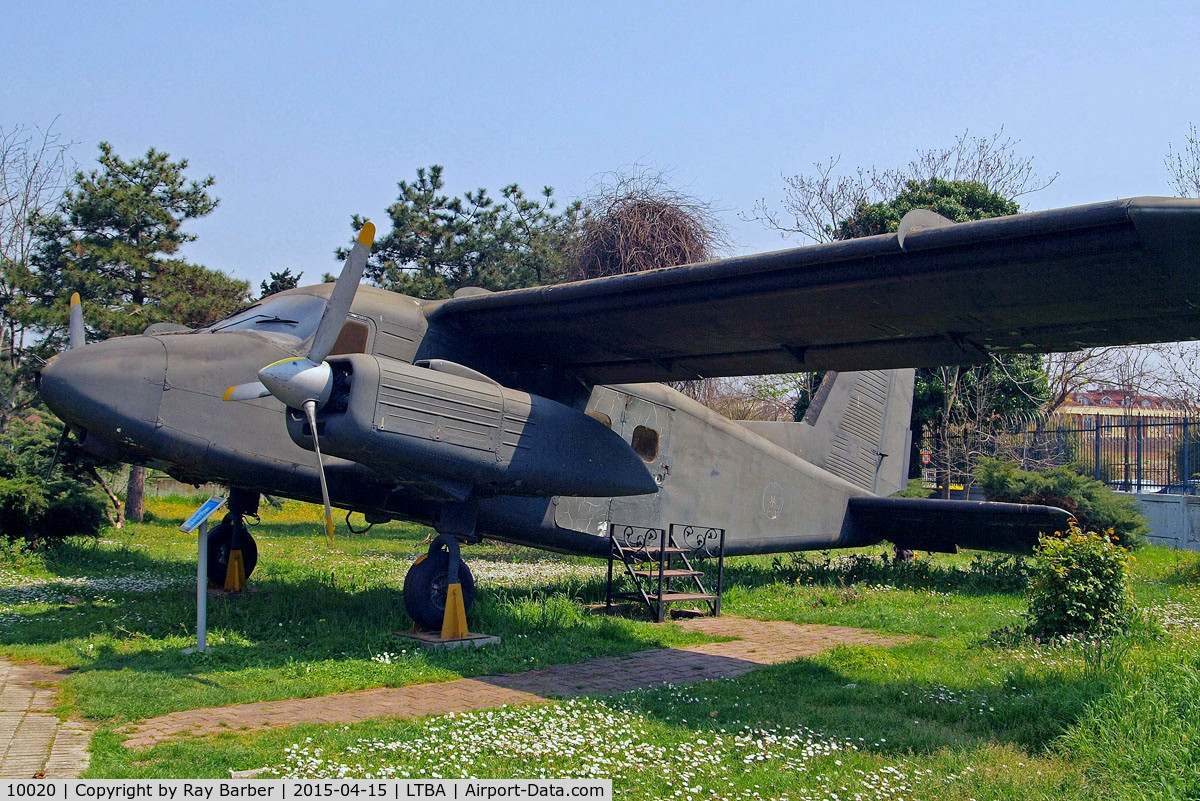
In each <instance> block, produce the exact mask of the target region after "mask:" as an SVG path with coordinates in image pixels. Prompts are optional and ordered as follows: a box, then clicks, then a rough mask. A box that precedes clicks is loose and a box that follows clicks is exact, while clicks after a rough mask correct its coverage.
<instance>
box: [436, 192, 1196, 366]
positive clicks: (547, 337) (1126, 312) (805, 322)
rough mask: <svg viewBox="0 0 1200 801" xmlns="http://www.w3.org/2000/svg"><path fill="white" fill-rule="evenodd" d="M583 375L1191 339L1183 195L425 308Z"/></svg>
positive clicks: (1191, 231)
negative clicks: (1181, 197) (901, 240)
mask: <svg viewBox="0 0 1200 801" xmlns="http://www.w3.org/2000/svg"><path fill="white" fill-rule="evenodd" d="M429 316H430V317H431V318H437V319H439V320H442V321H450V322H453V323H454V324H455V326H456V327H457V328H458V329H459V330H461V331H462V333H463V334H464V335H466V336H467V337H469V338H471V339H474V340H476V341H477V342H479V343H480V344H481V346H483V347H486V348H487V350H488V351H489V352H491V353H494V354H496V355H497V356H499V357H500V358H503V359H505V360H506V361H509V362H510V363H515V364H521V363H524V364H527V365H528V366H529V367H531V368H534V367H550V368H556V369H559V370H562V371H565V372H568V373H570V374H572V375H576V376H578V377H579V378H581V379H583V380H585V381H588V382H591V383H620V382H641V381H666V380H678V379H689V378H697V377H707V376H726V375H751V374H763V373H782V372H795V371H801V370H818V369H836V370H867V369H882V368H892V367H914V366H926V365H936V364H952V363H973V362H980V361H984V360H986V359H987V358H988V354H989V353H1017V352H1028V353H1043V352H1052V351H1070V350H1077V349H1079V348H1082V347H1085V346H1093V345H1115V344H1133V343H1142V342H1166V341H1173V340H1183V339H1197V338H1200V200H1187V199H1178V198H1154V197H1146V198H1134V199H1132V200H1119V201H1112V202H1107V203H1097V204H1092V205H1087V206H1076V207H1072V208H1065V209H1056V210H1053V211H1043V212H1035V213H1031V214H1019V215H1014V216H1011V217H999V218H995V219H990V220H982V221H979V222H968V223H959V224H956V225H949V226H946V227H940V228H925V229H923V230H914V231H910V232H908V233H907V235H906V237H905V238H904V240H903V247H901V244H900V239H899V238H898V237H897V235H896V234H884V235H880V236H872V237H864V238H862V239H853V240H847V241H842V242H833V243H828V244H820V245H812V246H809V247H801V248H794V249H790V250H781V251H776V252H773V253H763V254H759V255H753V256H741V257H736V258H730V259H722V260H720V261H713V262H706V263H703V264H691V265H685V266H681V267H670V268H665V269H661V270H651V271H647V272H643V273H634V274H629V275H618V276H611V277H606V278H596V279H591V280H587V281H577V282H574V283H568V284H558V285H555V286H545V287H536V288H532V289H519V290H513V291H509V292H498V293H487V294H477V295H469V296H465V297H458V298H454V299H452V300H448V301H445V302H443V303H442V304H440V305H439V306H437V307H435V308H432V309H430V310H429Z"/></svg>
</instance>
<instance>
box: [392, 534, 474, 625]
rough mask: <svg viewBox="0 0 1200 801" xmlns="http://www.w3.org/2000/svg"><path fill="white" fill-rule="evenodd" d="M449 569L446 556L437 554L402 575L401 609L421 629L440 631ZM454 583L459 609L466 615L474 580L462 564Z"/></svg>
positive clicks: (447, 555)
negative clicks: (459, 594)
mask: <svg viewBox="0 0 1200 801" xmlns="http://www.w3.org/2000/svg"><path fill="white" fill-rule="evenodd" d="M449 567H450V554H448V553H446V552H445V551H437V552H435V553H433V554H432V555H430V556H427V557H426V558H424V559H422V560H421V561H420V562H417V563H416V564H414V565H413V566H412V567H410V568H409V569H408V573H407V574H406V575H405V576H404V608H405V610H406V611H407V612H408V616H409V617H411V618H412V619H413V622H414V623H416V624H417V625H418V626H419V627H421V628H423V629H427V630H432V631H438V630H441V628H442V618H443V617H444V616H445V613H446V572H447V570H448V569H449ZM458 582H459V584H461V585H462V594H463V606H464V607H466V610H467V611H468V612H470V611H471V605H472V604H473V603H474V602H475V577H474V576H472V575H471V569H470V568H469V567H467V563H466V562H461V563H460V564H459V568H458Z"/></svg>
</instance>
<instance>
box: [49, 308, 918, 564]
mask: <svg viewBox="0 0 1200 801" xmlns="http://www.w3.org/2000/svg"><path fill="white" fill-rule="evenodd" d="M327 294H328V288H327V287H309V288H304V289H300V290H292V291H290V292H287V293H281V294H280V295H277V296H273V297H272V298H269V299H267V301H266V302H264V304H263V305H262V306H261V307H255V308H259V309H263V308H265V309H266V311H259V312H256V311H254V309H253V308H252V309H251V310H247V311H245V312H242V313H240V314H239V315H235V316H234V317H232V318H228V319H229V320H232V321H233V322H226V321H222V322H221V323H217V324H214V325H213V326H210V327H209V328H207V329H201V330H197V331H175V332H164V333H155V334H146V335H141V336H133V337H122V338H119V339H113V340H108V341H105V342H100V343H96V344H93V345H88V346H86V347H84V348H81V349H78V350H75V351H69V352H67V353H64V354H62V355H60V356H58V357H56V359H55V360H53V361H52V363H51V364H50V365H49V366H47V367H46V368H45V369H44V370H43V372H42V376H41V389H42V393H43V395H44V397H45V399H46V402H47V404H48V405H49V406H50V407H51V408H52V409H53V410H54V411H55V412H56V413H57V414H58V415H59V416H60V417H62V418H63V419H64V420H66V421H67V422H68V423H69V424H70V425H71V426H72V427H73V428H75V429H76V431H77V432H78V433H80V435H81V436H82V441H83V445H84V447H85V448H88V449H89V450H91V451H93V452H95V453H97V454H100V455H103V456H107V457H111V458H114V459H118V460H121V461H127V462H137V463H143V464H146V465H149V466H151V467H154V468H157V469H161V470H164V471H166V472H167V473H169V474H171V475H172V476H174V477H176V478H178V479H180V480H182V481H185V482H188V483H196V484H199V483H202V482H208V481H212V482H218V483H222V484H228V485H230V486H234V487H239V488H242V489H246V490H251V491H257V492H262V493H266V494H271V495H276V496H283V497H288V498H295V499H299V500H305V501H319V499H320V489H319V484H318V476H317V471H316V469H315V467H314V466H313V463H314V456H313V454H312V452H311V451H309V450H306V449H305V448H302V447H300V446H299V445H297V444H296V443H295V442H294V441H293V438H291V437H289V436H288V432H287V429H286V426H285V419H286V418H285V415H286V414H287V412H286V410H285V408H284V407H283V405H282V404H281V403H280V402H279V401H278V400H276V399H275V398H274V397H270V396H268V397H265V398H261V399H257V400H248V401H237V402H224V401H222V393H223V392H224V390H225V389H226V388H227V387H229V386H230V385H233V384H238V383H240V382H245V381H248V380H252V379H253V378H254V376H255V374H256V372H257V370H258V369H259V368H261V367H262V366H264V365H266V364H269V363H271V362H274V361H277V360H280V359H285V358H289V357H292V356H295V355H296V353H297V352H299V347H300V346H301V344H302V343H303V342H304V336H305V335H306V333H307V334H311V330H309V328H308V317H311V315H312V314H313V313H314V312H315V313H316V314H318V315H319V307H320V306H321V304H322V303H323V301H324V298H325V297H326V296H327ZM318 300H319V301H320V302H319V303H318V302H317V301H318ZM271 304H274V305H271ZM435 308H436V304H434V303H424V302H422V301H417V300H414V299H412V298H408V297H405V296H401V295H396V294H393V293H388V292H384V291H382V290H377V289H373V288H370V287H362V288H360V291H359V293H358V295H357V297H356V299H355V303H354V306H353V308H352V314H351V319H350V321H349V322H348V323H347V327H346V328H345V329H344V330H343V340H344V343H341V341H340V344H342V347H341V348H340V350H341V352H343V353H346V352H351V353H352V352H364V353H368V354H373V355H375V356H378V357H381V358H384V359H388V360H394V362H396V363H402V364H412V363H414V362H425V361H427V360H446V361H448V362H451V363H453V364H455V365H463V366H464V367H466V368H469V370H478V371H479V372H480V373H482V374H484V375H486V376H488V377H490V378H493V379H495V381H497V382H499V383H500V384H505V385H507V386H516V387H518V388H519V389H520V390H523V391H524V392H526V393H542V394H545V395H546V396H548V397H550V398H552V400H553V401H555V402H556V404H562V405H565V406H568V407H571V408H574V409H576V410H579V411H583V412H585V413H586V414H587V417H588V418H590V421H588V424H589V425H594V423H593V422H592V421H598V422H599V423H602V424H603V425H605V426H607V427H608V428H610V429H611V430H612V432H614V433H615V434H617V435H619V436H620V437H621V439H622V440H623V441H624V442H626V443H628V445H629V448H631V449H632V451H633V452H634V453H636V454H637V457H638V458H637V459H636V460H634V461H636V462H637V463H638V464H641V465H643V466H644V469H645V471H647V473H648V475H649V476H650V477H651V478H652V479H653V485H651V487H649V489H651V490H652V491H641V490H636V492H637V494H623V495H618V496H608V497H580V496H579V495H551V496H547V495H544V494H542V495H539V494H536V493H535V494H511V493H509V492H499V493H495V494H486V493H485V494H483V495H482V496H479V497H477V504H478V533H480V534H481V535H483V536H487V537H492V538H495V539H500V540H505V541H509V542H514V543H520V544H524V545H530V546H533V547H537V548H543V549H548V550H555V551H561V552H567V553H578V554H589V555H606V554H607V553H608V544H607V532H608V525H609V523H617V524H629V525H635V526H644V527H656V528H666V527H667V526H669V525H670V524H672V523H680V524H690V525H697V526H712V527H717V528H723V529H726V530H727V532H728V534H727V540H726V552H727V553H729V554H737V553H755V552H777V551H794V550H804V549H823V548H829V547H839V546H848V545H856V544H866V542H868V541H870V539H869V538H865V537H864V536H863V535H861V534H860V533H858V532H855V531H853V530H849V529H848V528H847V527H846V525H845V520H846V505H847V502H848V501H849V499H850V498H852V497H864V496H868V497H869V496H872V494H873V493H872V492H870V491H868V490H866V489H863V488H862V487H860V486H857V485H855V484H854V483H851V482H850V481H847V480H846V479H845V478H842V477H839V476H838V475H835V474H834V473H833V472H830V471H829V470H825V469H822V468H821V467H819V466H817V465H816V464H814V463H813V462H812V461H810V460H809V459H806V458H803V457H802V456H801V455H797V453H796V452H793V450H794V449H793V450H789V449H785V448H784V447H781V446H780V445H778V444H775V443H774V442H772V441H770V440H769V439H768V438H766V437H764V436H760V435H759V434H757V433H755V432H754V431H752V430H751V429H750V428H748V427H747V426H745V425H741V424H738V423H735V422H733V421H730V420H728V419H726V418H724V417H722V416H721V415H719V414H717V413H716V412H713V411H711V410H710V409H708V408H706V407H704V406H703V405H701V404H699V403H697V402H695V401H693V400H691V399H689V398H688V397H686V396H685V395H683V394H681V393H679V392H676V391H675V390H673V389H671V388H669V387H667V386H664V385H661V384H632V385H615V386H595V387H590V388H589V387H584V386H583V385H581V384H579V383H578V382H571V381H567V380H563V379H562V378H561V377H557V376H554V375H551V374H549V373H545V372H542V371H541V370H540V369H539V367H538V366H537V365H536V364H524V365H512V364H504V363H497V362H496V361H495V360H494V359H492V358H491V357H489V354H488V353H487V352H486V351H485V350H482V349H480V348H478V347H477V346H475V345H473V344H472V343H469V342H464V341H463V340H462V339H461V338H459V337H458V336H457V335H456V333H455V332H454V331H453V330H448V329H447V330H441V329H439V327H438V326H437V323H436V315H432V314H429V312H430V311H432V310H433V309H435ZM305 315H308V317H306V316H305ZM337 352H339V351H338V350H335V353H337ZM331 358H332V357H331ZM910 397H911V395H910ZM543 419H544V418H543ZM450 424H451V425H452V424H453V421H452V420H451V423H450ZM530 430H531V429H528V428H527V429H526V430H525V432H524V433H522V434H521V435H520V437H519V439H522V438H523V439H528V438H529V437H530V436H531V434H530ZM609 436H611V435H609ZM435 438H440V433H439V434H438V435H436V437H435V436H433V435H431V436H430V437H429V439H430V440H433V439H435ZM622 447H624V446H622ZM896 450H899V448H897V449H896ZM485 455H486V454H485ZM587 455H588V454H587V453H580V454H579V458H580V459H585V458H586V457H587ZM883 457H886V458H892V459H897V458H902V456H901V455H900V454H898V453H897V454H891V455H890V456H889V455H883ZM883 457H881V458H883ZM325 464H326V474H327V477H328V480H329V485H330V492H331V496H332V499H333V503H334V505H336V506H338V507H340V508H343V509H347V510H354V511H358V512H362V513H364V514H366V515H368V516H369V517H371V518H372V519H380V518H402V519H408V520H413V521H417V522H422V523H432V522H433V521H436V520H437V519H438V515H439V509H440V506H441V504H442V503H443V502H444V501H445V499H443V498H439V496H438V495H437V492H438V491H439V489H438V487H432V488H430V487H425V488H423V489H422V487H421V485H420V481H419V480H413V479H412V478H411V477H410V476H407V475H405V474H402V473H397V472H395V471H391V470H386V469H380V468H379V467H378V465H376V466H374V467H372V466H368V465H365V464H362V463H359V462H357V461H351V460H348V459H341V458H337V457H336V456H326V457H325ZM639 469H640V468H639ZM451 491H452V488H451Z"/></svg>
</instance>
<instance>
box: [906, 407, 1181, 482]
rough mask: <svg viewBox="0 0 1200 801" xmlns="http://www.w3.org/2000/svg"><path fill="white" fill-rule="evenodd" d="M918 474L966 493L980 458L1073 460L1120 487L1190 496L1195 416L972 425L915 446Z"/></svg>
mask: <svg viewBox="0 0 1200 801" xmlns="http://www.w3.org/2000/svg"><path fill="white" fill-rule="evenodd" d="M921 452H922V477H923V478H925V480H926V482H927V483H932V484H933V485H936V486H941V485H942V484H943V483H945V482H946V480H947V478H948V479H949V482H950V484H951V486H952V487H953V488H954V490H955V494H958V493H961V492H969V490H970V487H971V485H972V484H973V483H974V479H973V472H974V469H975V467H976V466H977V465H978V462H979V460H980V459H982V458H984V457H998V458H1003V459H1007V460H1009V461H1013V462H1016V463H1018V464H1020V465H1021V467H1022V468H1023V469H1026V470H1041V469H1046V468H1049V467H1054V466H1057V465H1068V464H1076V465H1079V466H1081V467H1082V469H1083V471H1084V472H1085V473H1086V474H1088V475H1091V476H1093V477H1095V478H1096V479H1098V480H1100V481H1103V482H1104V483H1105V484H1108V485H1109V486H1110V487H1112V488H1113V489H1117V490H1121V491H1124V492H1170V493H1180V494H1190V495H1195V494H1198V493H1197V490H1198V486H1200V418H1189V417H1135V416H1112V415H1099V414H1097V415H1089V416H1080V415H1061V416H1056V417H1051V418H1049V419H1048V420H1041V421H1035V422H1033V423H1029V424H1026V425H1022V426H1016V427H1001V428H1000V429H999V430H995V429H993V430H983V429H972V430H970V431H966V432H958V433H955V434H952V435H950V436H948V437H944V438H929V437H927V438H926V439H925V440H923V441H922V444H921Z"/></svg>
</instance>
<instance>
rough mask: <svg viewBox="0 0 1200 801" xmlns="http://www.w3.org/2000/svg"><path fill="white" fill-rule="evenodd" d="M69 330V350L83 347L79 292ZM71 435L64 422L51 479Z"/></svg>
mask: <svg viewBox="0 0 1200 801" xmlns="http://www.w3.org/2000/svg"><path fill="white" fill-rule="evenodd" d="M67 321H68V326H67V330H68V331H69V333H70V336H69V338H68V339H67V350H74V349H75V348H82V347H83V346H84V345H85V344H86V342H85V337H84V329H83V304H82V303H81V302H80V300H79V293H78V292H72V293H71V308H70V311H69V312H68V316H67ZM70 436H71V427H70V426H69V425H67V424H66V423H63V430H62V434H61V435H60V436H59V438H58V444H57V445H55V446H54V455H53V456H51V457H50V466H49V467H48V468H47V469H46V478H47V479H49V478H50V476H51V475H52V474H53V473H54V467H55V465H57V464H58V455H59V454H60V453H61V452H62V449H63V446H64V445H66V444H67V439H69V438H70Z"/></svg>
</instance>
